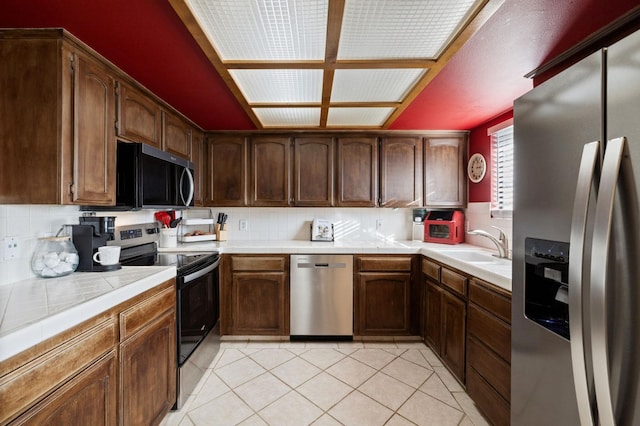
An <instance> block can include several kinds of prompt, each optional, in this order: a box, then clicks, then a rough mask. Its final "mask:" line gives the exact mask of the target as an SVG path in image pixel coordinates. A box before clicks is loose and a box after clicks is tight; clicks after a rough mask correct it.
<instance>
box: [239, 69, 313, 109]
mask: <svg viewBox="0 0 640 426" xmlns="http://www.w3.org/2000/svg"><path fill="white" fill-rule="evenodd" d="M229 73H230V74H231V76H232V77H233V79H234V81H235V82H236V84H237V85H238V87H239V88H240V90H241V91H242V93H243V95H244V97H245V98H246V99H247V101H248V102H249V104H256V103H268V104H279V103H282V104H285V103H309V102H315V103H318V104H319V103H320V101H321V99H322V75H323V73H322V70H301V69H267V70H246V69H232V70H229Z"/></svg>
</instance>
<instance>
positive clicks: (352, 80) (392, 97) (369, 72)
mask: <svg viewBox="0 0 640 426" xmlns="http://www.w3.org/2000/svg"><path fill="white" fill-rule="evenodd" d="M423 73H424V69H421V68H414V69H410V68H408V69H404V68H403V69H339V70H336V72H335V75H334V77H333V89H332V92H331V102H332V103H333V102H376V101H377V102H400V101H401V100H402V99H403V98H404V96H405V95H406V94H407V92H408V90H409V89H410V88H411V87H413V85H414V84H415V83H416V82H417V80H418V79H419V78H420V77H421V76H422V74H423Z"/></svg>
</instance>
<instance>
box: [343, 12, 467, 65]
mask: <svg viewBox="0 0 640 426" xmlns="http://www.w3.org/2000/svg"><path fill="white" fill-rule="evenodd" d="M474 3H477V1H476V0H430V1H424V0H382V1H371V0H348V1H347V2H346V5H345V10H344V17H343V21H342V32H341V35H340V48H339V50H338V59H339V60H340V59H389V58H398V59H409V58H436V57H437V56H438V55H439V53H440V52H441V50H442V49H443V47H444V46H445V44H446V42H447V41H448V40H449V38H450V37H451V35H452V33H453V32H454V31H455V29H456V27H457V26H458V25H459V24H460V22H461V21H462V20H463V18H464V17H465V15H466V14H467V13H468V12H469V10H470V9H471V7H472V6H473V5H474Z"/></svg>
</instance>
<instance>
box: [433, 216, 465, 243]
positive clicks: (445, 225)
mask: <svg viewBox="0 0 640 426" xmlns="http://www.w3.org/2000/svg"><path fill="white" fill-rule="evenodd" d="M424 242H425V243H440V244H460V243H464V213H463V212H461V211H460V210H434V211H430V212H428V213H427V216H426V218H425V220H424Z"/></svg>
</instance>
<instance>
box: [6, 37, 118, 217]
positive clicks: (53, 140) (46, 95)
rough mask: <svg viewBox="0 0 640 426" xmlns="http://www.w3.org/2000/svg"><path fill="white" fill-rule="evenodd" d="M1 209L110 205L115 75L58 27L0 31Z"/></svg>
mask: <svg viewBox="0 0 640 426" xmlns="http://www.w3.org/2000/svg"><path fill="white" fill-rule="evenodd" d="M0 57H1V58H2V60H0V81H2V82H3V83H2V88H1V89H0V111H2V113H1V114H0V158H2V160H3V165H2V167H1V168H0V204H90V205H102V206H110V205H114V204H115V166H116V157H115V146H116V145H115V143H116V142H115V132H114V122H115V106H116V105H115V79H114V76H115V73H114V70H113V69H112V68H111V67H110V66H109V64H108V63H106V62H105V61H103V60H102V58H100V57H99V56H98V55H96V54H95V52H93V51H91V49H89V48H87V47H86V46H85V45H83V44H82V43H80V42H79V41H78V40H77V39H75V38H74V37H72V36H71V35H70V34H69V33H67V32H66V31H64V30H60V29H55V30H52V29H47V30H0Z"/></svg>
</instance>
